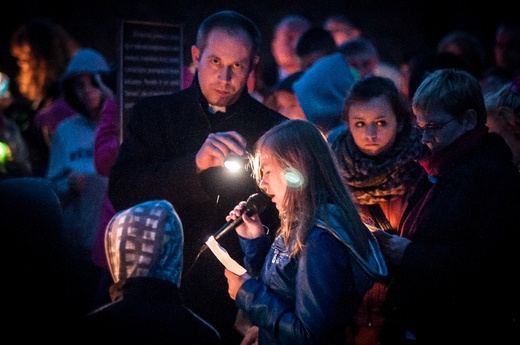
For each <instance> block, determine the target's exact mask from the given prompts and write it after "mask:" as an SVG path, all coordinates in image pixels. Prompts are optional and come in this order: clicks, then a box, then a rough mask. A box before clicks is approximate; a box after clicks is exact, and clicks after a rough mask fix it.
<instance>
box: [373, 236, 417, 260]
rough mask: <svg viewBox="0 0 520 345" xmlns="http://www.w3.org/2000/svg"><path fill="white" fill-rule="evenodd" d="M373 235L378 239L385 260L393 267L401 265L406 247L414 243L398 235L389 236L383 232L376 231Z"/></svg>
mask: <svg viewBox="0 0 520 345" xmlns="http://www.w3.org/2000/svg"><path fill="white" fill-rule="evenodd" d="M372 233H373V234H374V236H375V238H376V239H377V242H378V243H379V247H380V248H381V252H382V253H383V256H384V257H385V259H386V260H387V261H388V262H389V263H391V264H393V265H399V264H400V263H401V260H402V258H403V254H404V251H405V249H406V247H407V246H408V245H409V244H410V243H412V241H410V240H409V239H407V238H404V237H401V236H398V235H392V234H389V233H387V232H386V231H383V230H375V231H372Z"/></svg>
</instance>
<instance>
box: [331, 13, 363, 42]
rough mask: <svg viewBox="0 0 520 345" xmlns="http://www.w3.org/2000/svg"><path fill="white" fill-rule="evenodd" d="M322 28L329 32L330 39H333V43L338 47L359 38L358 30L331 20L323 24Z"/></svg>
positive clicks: (359, 32)
mask: <svg viewBox="0 0 520 345" xmlns="http://www.w3.org/2000/svg"><path fill="white" fill-rule="evenodd" d="M323 28H324V29H325V30H327V31H330V33H331V34H332V37H334V42H336V45H338V46H339V45H340V44H342V43H345V42H346V41H348V40H351V39H354V38H358V37H359V36H361V31H360V30H359V29H357V28H354V27H352V26H350V25H347V24H346V23H343V22H341V21H338V20H335V19H332V18H331V19H328V20H327V21H326V22H325V24H324V25H323Z"/></svg>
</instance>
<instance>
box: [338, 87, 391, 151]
mask: <svg viewBox="0 0 520 345" xmlns="http://www.w3.org/2000/svg"><path fill="white" fill-rule="evenodd" d="M348 128H349V130H350V132H351V133H352V137H353V138H354V142H355V143H356V145H357V147H358V148H359V149H360V150H361V152H363V153H364V154H366V155H368V156H377V155H380V154H383V153H385V152H386V151H388V150H389V149H390V148H391V147H392V145H393V144H394V142H395V138H396V137H397V133H398V131H399V130H400V128H399V126H398V124H397V118H396V115H395V114H394V112H393V111H392V107H391V105H390V102H388V100H387V99H386V97H385V96H379V97H376V98H373V99H371V100H369V101H367V102H358V103H355V104H353V105H352V106H351V107H350V110H349V113H348Z"/></svg>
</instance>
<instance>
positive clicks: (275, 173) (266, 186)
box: [260, 149, 287, 212]
mask: <svg viewBox="0 0 520 345" xmlns="http://www.w3.org/2000/svg"><path fill="white" fill-rule="evenodd" d="M272 157H273V155H272V153H271V151H270V150H268V149H264V150H262V154H261V156H260V167H261V169H262V180H261V181H260V188H261V189H262V190H263V191H264V192H265V193H266V194H267V195H269V196H270V197H271V200H272V202H274V203H275V204H276V208H277V209H278V212H282V209H283V199H284V197H285V192H286V191H287V181H286V177H285V173H284V171H283V169H282V168H281V167H280V166H279V164H278V163H277V162H276V160H274V159H273V158H272Z"/></svg>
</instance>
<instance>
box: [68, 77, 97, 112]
mask: <svg viewBox="0 0 520 345" xmlns="http://www.w3.org/2000/svg"><path fill="white" fill-rule="evenodd" d="M74 78H75V79H74V89H75V91H76V96H77V97H78V99H79V100H80V101H81V103H82V104H84V105H85V107H86V108H87V109H89V111H90V114H87V115H91V114H98V113H99V111H100V110H101V107H102V105H103V96H102V94H101V90H100V89H99V88H98V87H97V86H95V85H94V83H93V80H92V75H91V74H90V73H81V74H78V75H77V76H76V77H74Z"/></svg>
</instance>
